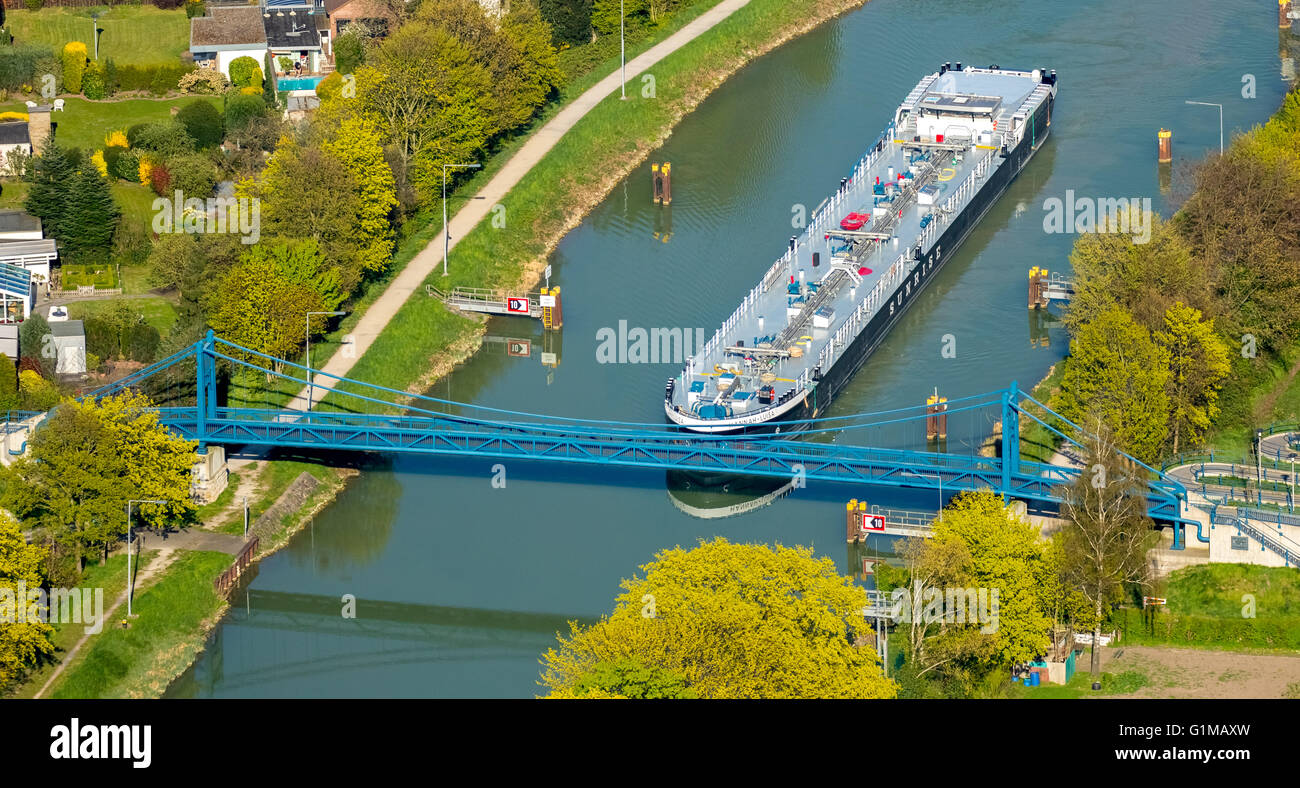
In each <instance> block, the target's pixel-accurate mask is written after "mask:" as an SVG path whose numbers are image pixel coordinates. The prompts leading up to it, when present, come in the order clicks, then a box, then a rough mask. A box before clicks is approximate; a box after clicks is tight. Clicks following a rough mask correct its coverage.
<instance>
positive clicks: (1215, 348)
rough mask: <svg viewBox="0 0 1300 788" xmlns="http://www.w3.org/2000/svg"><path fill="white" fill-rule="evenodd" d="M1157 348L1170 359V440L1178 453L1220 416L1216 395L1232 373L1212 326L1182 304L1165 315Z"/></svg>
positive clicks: (1217, 396) (1168, 388)
mask: <svg viewBox="0 0 1300 788" xmlns="http://www.w3.org/2000/svg"><path fill="white" fill-rule="evenodd" d="M1155 341H1156V344H1158V345H1160V346H1161V347H1163V348H1164V349H1165V352H1166V353H1168V354H1169V382H1168V384H1167V391H1168V392H1169V440H1170V441H1171V443H1172V448H1173V452H1174V453H1175V454H1177V453H1178V450H1179V448H1180V447H1181V446H1183V445H1185V444H1186V443H1196V442H1199V441H1200V440H1201V439H1202V438H1203V437H1204V436H1205V431H1206V430H1208V429H1209V428H1210V422H1211V421H1213V420H1214V417H1215V416H1217V415H1218V413H1219V390H1220V389H1222V388H1223V383H1224V381H1225V380H1227V378H1228V372H1229V369H1230V366H1229V363H1228V349H1227V348H1226V347H1224V344H1223V340H1221V339H1219V336H1218V334H1216V333H1215V331H1214V321H1212V320H1203V319H1202V317H1201V310H1199V309H1196V308H1194V307H1190V306H1187V305H1186V304H1184V303H1182V302H1181V301H1179V302H1176V303H1174V304H1173V305H1172V306H1170V307H1169V308H1168V309H1167V310H1165V326H1164V330H1163V331H1157V332H1156V334H1155Z"/></svg>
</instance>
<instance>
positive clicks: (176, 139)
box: [126, 118, 195, 160]
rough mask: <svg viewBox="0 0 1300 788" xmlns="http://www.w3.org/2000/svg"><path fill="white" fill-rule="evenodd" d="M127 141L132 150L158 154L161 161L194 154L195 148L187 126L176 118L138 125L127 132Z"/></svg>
mask: <svg viewBox="0 0 1300 788" xmlns="http://www.w3.org/2000/svg"><path fill="white" fill-rule="evenodd" d="M126 139H127V141H128V142H129V143H130V145H131V147H132V148H136V149H139V150H144V151H153V152H154V153H157V154H158V159H159V160H167V159H170V158H172V157H173V156H183V155H185V154H187V153H193V152H194V146H195V143H194V138H193V137H191V136H190V133H189V131H188V130H187V129H186V127H185V124H183V123H181V122H180V121H179V120H177V119H176V118H169V119H167V120H165V121H159V122H157V123H137V124H136V125H134V126H132V127H131V128H129V129H127V130H126Z"/></svg>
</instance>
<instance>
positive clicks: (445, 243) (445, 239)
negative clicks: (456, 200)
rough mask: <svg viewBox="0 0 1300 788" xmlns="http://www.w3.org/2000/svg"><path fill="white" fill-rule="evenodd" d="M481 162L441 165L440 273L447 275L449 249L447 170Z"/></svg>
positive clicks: (475, 168) (474, 167)
mask: <svg viewBox="0 0 1300 788" xmlns="http://www.w3.org/2000/svg"><path fill="white" fill-rule="evenodd" d="M482 166H483V165H482V164H444V165H442V275H443V276H446V275H447V254H448V253H449V252H450V251H451V235H450V229H451V228H449V227H448V226H447V170H449V169H454V168H457V167H463V168H466V169H470V170H477V169H478V168H479V167H482Z"/></svg>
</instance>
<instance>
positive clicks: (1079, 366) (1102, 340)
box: [1060, 308, 1169, 462]
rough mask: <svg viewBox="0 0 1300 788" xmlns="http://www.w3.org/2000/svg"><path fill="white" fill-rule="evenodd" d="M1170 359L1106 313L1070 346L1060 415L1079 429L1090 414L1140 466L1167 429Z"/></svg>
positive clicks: (1143, 333) (1120, 314) (1119, 317)
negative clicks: (1107, 428)
mask: <svg viewBox="0 0 1300 788" xmlns="http://www.w3.org/2000/svg"><path fill="white" fill-rule="evenodd" d="M1168 380H1169V354H1168V353H1167V352H1166V351H1165V349H1164V348H1162V347H1160V346H1158V345H1157V344H1155V343H1154V342H1152V341H1151V335H1150V334H1149V333H1148V331H1147V330H1146V329H1145V328H1143V327H1142V326H1139V325H1138V324H1137V323H1135V322H1133V319H1132V318H1131V317H1129V316H1128V314H1127V313H1126V312H1124V311H1123V310H1122V309H1119V308H1111V309H1108V310H1106V311H1105V312H1102V313H1101V314H1100V315H1098V316H1097V318H1096V319H1095V320H1093V321H1092V322H1090V323H1086V324H1084V325H1083V326H1082V327H1081V328H1080V329H1079V332H1078V335H1077V336H1076V337H1075V338H1074V339H1073V340H1071V341H1070V361H1069V364H1068V365H1067V366H1066V369H1065V376H1064V378H1063V379H1062V381H1061V396H1060V413H1061V415H1062V416H1064V417H1065V418H1067V419H1069V420H1071V421H1073V422H1074V423H1076V424H1078V423H1079V422H1080V420H1081V419H1082V418H1083V417H1084V415H1085V414H1087V413H1090V412H1091V413H1095V414H1096V415H1098V416H1100V417H1101V419H1102V420H1103V421H1105V423H1106V424H1107V425H1109V426H1110V428H1111V429H1112V430H1113V432H1114V436H1115V440H1116V442H1117V443H1118V444H1119V445H1120V446H1121V447H1122V448H1123V449H1124V450H1125V451H1127V452H1129V453H1131V454H1133V456H1135V457H1137V458H1138V459H1139V460H1142V461H1143V462H1151V461H1153V460H1154V459H1155V458H1156V457H1158V456H1159V454H1160V447H1161V446H1162V445H1163V444H1164V440H1165V434H1166V430H1167V427H1168V423H1169V394H1168V391H1167V389H1166V386H1167V384H1168Z"/></svg>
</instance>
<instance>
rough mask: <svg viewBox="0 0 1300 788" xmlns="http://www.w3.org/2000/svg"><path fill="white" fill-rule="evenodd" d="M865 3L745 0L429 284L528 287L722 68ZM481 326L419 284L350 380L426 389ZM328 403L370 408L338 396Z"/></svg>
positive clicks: (521, 190)
mask: <svg viewBox="0 0 1300 788" xmlns="http://www.w3.org/2000/svg"><path fill="white" fill-rule="evenodd" d="M860 4H861V0H800V1H799V2H788V1H785V2H783V0H752V2H750V3H749V5H747V6H745V7H744V8H742V9H740V10H739V11H737V12H735V13H734V14H732V15H731V16H730V17H729V18H727V19H726V20H724V21H723V22H721V23H720V24H718V25H717V26H715V27H714V28H713V29H711V30H709V31H707V32H705V33H704V34H702V35H701V36H700V37H699V38H697V39H695V40H694V41H692V42H691V43H689V44H687V45H686V46H684V47H683V48H682V49H680V50H678V51H677V52H675V53H673V54H671V55H669V56H668V57H667V58H665V59H664V60H663V61H661V62H660V63H659V64H658V65H656V66H654V67H653V68H652V69H651V70H650V71H651V73H653V75H654V77H655V84H656V96H655V97H653V98H646V97H643V96H642V95H641V92H640V90H639V86H640V83H639V82H638V83H637V86H638V89H637V90H633V91H630V92H629V95H628V100H627V101H620V100H619V99H618V98H617V97H611V98H608V99H606V100H605V101H604V102H602V103H601V104H600V105H599V106H597V107H596V108H595V109H593V110H592V111H591V112H590V113H589V114H588V115H587V116H586V117H584V118H583V119H582V120H581V121H580V122H579V123H578V124H577V125H576V126H575V127H574V128H573V129H572V130H571V131H570V132H569V133H568V134H566V135H565V136H564V137H563V138H562V139H561V140H560V141H559V142H558V143H557V144H556V146H555V147H554V148H552V149H551V151H550V152H549V153H548V154H547V155H546V156H545V157H544V158H543V159H542V161H541V162H540V163H539V164H538V165H537V166H536V167H534V168H533V169H532V170H531V171H530V172H529V173H528V174H527V175H526V176H525V177H524V178H523V179H522V180H521V181H520V183H519V184H518V185H517V186H516V187H515V188H514V189H512V190H511V192H510V194H509V195H507V196H506V198H505V199H504V201H503V204H504V205H505V209H506V217H507V219H506V223H505V226H504V227H501V228H494V227H492V225H491V224H490V223H489V222H486V221H485V222H482V223H480V224H479V225H478V226H477V227H476V228H475V229H474V230H473V231H472V232H471V233H470V234H469V235H467V236H465V237H464V238H462V239H461V241H460V243H459V244H458V245H457V247H456V249H455V252H454V254H453V256H452V262H451V276H450V277H449V279H448V280H444V279H443V278H442V277H441V276H438V277H437V281H436V284H438V285H439V287H447V286H452V287H454V286H471V287H499V288H528V287H532V286H534V285H535V284H536V283H537V281H538V274H539V272H540V271H541V269H542V268H543V267H544V266H545V260H546V257H547V255H548V254H549V253H550V251H551V250H552V249H554V247H555V245H556V244H557V243H558V242H559V240H560V239H561V238H562V237H563V236H564V234H565V233H566V232H568V231H569V230H570V229H572V228H573V227H575V226H577V224H578V223H579V222H580V221H581V219H582V217H583V216H585V215H586V213H587V212H588V211H590V210H591V209H592V208H594V207H595V206H596V205H597V204H598V203H599V202H600V200H601V199H603V198H604V196H605V195H606V194H608V193H609V191H610V190H611V189H612V188H613V187H614V186H615V185H616V184H617V183H618V182H619V181H620V180H621V179H622V178H624V177H625V176H626V175H627V173H628V172H630V171H631V170H632V169H633V168H634V167H635V166H636V165H637V164H639V163H640V162H641V161H642V160H643V159H644V158H645V157H646V156H648V155H649V153H650V152H651V151H652V150H654V149H655V148H656V147H657V146H658V145H659V144H661V143H662V141H663V140H664V139H666V137H667V136H668V134H669V132H670V131H671V130H672V128H673V127H674V126H675V125H676V124H677V122H678V121H679V120H680V119H681V118H682V117H683V116H684V115H685V114H686V113H687V112H689V111H690V110H691V109H693V108H694V107H695V106H696V105H697V104H699V102H700V101H701V100H703V99H704V97H705V96H707V95H708V94H709V93H710V92H711V91H712V90H714V89H715V88H716V87H717V86H718V85H720V84H721V83H722V82H723V81H724V80H725V79H726V78H727V77H728V76H730V75H731V74H732V73H734V72H735V71H736V70H738V69H739V68H740V67H741V66H742V65H744V64H745V63H746V62H748V61H749V60H750V59H752V58H754V57H756V56H758V55H760V54H763V53H764V52H767V51H769V50H770V49H772V48H774V47H776V46H777V45H779V44H780V43H782V42H784V41H786V40H788V39H790V38H792V37H794V36H796V35H798V34H800V33H803V32H806V31H807V30H810V29H812V28H813V27H815V26H816V25H818V24H820V23H821V22H823V21H825V20H827V19H830V18H832V17H834V16H836V15H838V14H840V13H842V12H844V11H847V10H849V9H851V8H855V7H857V6H858V5H860ZM430 281H434V280H433V279H432V278H431V279H430ZM481 332H482V324H481V323H478V322H475V321H470V320H467V319H465V318H461V317H458V316H455V315H452V314H450V313H449V312H448V311H447V310H446V309H445V308H444V307H443V306H442V305H441V304H439V303H438V302H436V301H434V300H433V299H430V298H428V297H426V296H425V295H424V294H423V293H421V292H418V291H417V294H416V295H415V296H414V297H413V298H411V299H410V300H408V301H407V302H406V304H404V305H403V306H402V308H401V309H400V310H399V311H398V313H397V314H396V315H395V316H394V318H393V320H392V321H390V323H389V324H388V326H386V327H385V329H384V330H383V332H381V333H380V335H379V336H378V337H377V338H376V340H375V342H374V344H373V345H372V346H371V347H370V349H369V350H368V351H367V352H366V353H365V355H364V356H362V357H361V358H360V359H358V361H357V363H356V365H355V366H354V367H353V369H352V371H351V372H350V373H349V377H353V378H357V379H360V380H366V381H370V382H373V383H378V384H380V385H385V386H389V387H392V388H397V389H407V390H418V389H423V388H426V387H427V386H428V385H429V384H431V383H432V382H433V380H435V379H436V378H437V377H438V376H439V375H440V374H442V373H443V372H445V371H446V370H447V369H450V367H451V365H452V364H454V363H455V362H457V361H459V360H462V359H463V358H465V357H467V356H468V355H469V354H470V353H472V352H473V350H474V349H475V348H476V347H477V340H478V337H479V336H480V335H481ZM413 337H419V338H420V339H421V341H420V342H414V341H412V338H413ZM316 363H317V365H319V364H320V363H321V362H320V361H317V362H316ZM326 403H327V404H335V403H340V404H343V405H345V406H346V407H348V408H349V409H351V408H364V407H365V406H364V405H362V404H361V403H357V402H356V401H355V400H351V399H350V398H347V397H339V396H338V395H336V394H331V395H330V396H329V397H328V398H327V400H326Z"/></svg>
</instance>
